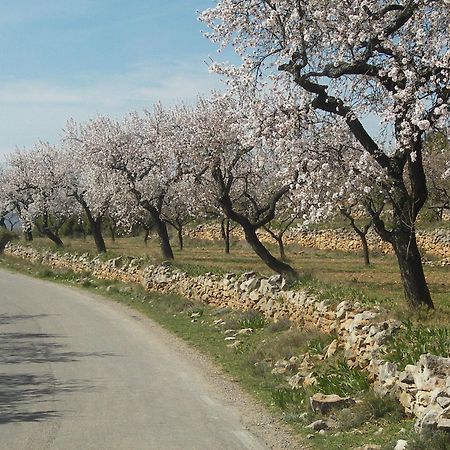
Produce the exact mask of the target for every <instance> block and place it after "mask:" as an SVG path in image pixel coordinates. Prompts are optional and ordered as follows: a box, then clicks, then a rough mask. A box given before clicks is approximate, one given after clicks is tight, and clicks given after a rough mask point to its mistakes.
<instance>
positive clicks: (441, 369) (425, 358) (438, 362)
mask: <svg viewBox="0 0 450 450" xmlns="http://www.w3.org/2000/svg"><path fill="white" fill-rule="evenodd" d="M419 364H420V365H421V366H422V367H423V368H424V371H427V372H428V373H429V374H430V375H444V376H446V377H450V358H444V357H442V356H435V355H430V354H429V353H428V354H426V355H422V356H421V357H420V359H419Z"/></svg>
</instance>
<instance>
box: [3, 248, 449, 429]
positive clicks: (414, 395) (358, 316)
mask: <svg viewBox="0 0 450 450" xmlns="http://www.w3.org/2000/svg"><path fill="white" fill-rule="evenodd" d="M5 253H6V254H8V255H11V256H14V257H18V258H22V259H26V260H28V261H30V262H33V263H40V264H44V265H47V266H50V267H52V268H55V269H71V270H74V271H75V272H88V273H91V274H92V275H93V276H94V277H96V278H99V279H107V280H118V281H122V282H125V283H141V284H142V285H143V286H144V288H145V289H147V290H149V291H157V292H160V293H175V294H178V295H181V296H183V297H186V298H189V299H194V300H199V301H202V302H204V303H206V304H209V305H212V306H216V307H220V308H224V307H229V308H234V309H238V310H247V309H253V310H256V311H260V312H261V313H262V314H263V315H264V316H265V317H266V318H267V319H270V320H274V321H277V320H280V319H282V318H287V319H289V320H290V321H291V322H293V323H294V324H296V325H298V326H301V327H315V328H318V329H320V330H321V331H323V332H325V333H328V334H333V335H335V336H336V339H335V341H333V343H332V344H330V347H329V348H328V349H327V352H328V353H330V351H331V348H336V347H340V348H342V349H343V351H344V355H345V357H346V359H347V361H348V363H349V364H350V365H351V366H358V367H360V368H362V369H364V370H367V371H368V373H369V375H370V377H371V379H372V381H373V382H374V387H375V389H376V390H377V391H379V392H380V393H386V392H393V393H395V395H397V396H398V398H399V400H400V401H401V403H402V405H403V406H404V408H405V411H406V412H407V413H408V414H410V415H411V416H415V417H417V426H418V427H419V428H420V429H423V428H426V427H429V428H441V429H445V430H448V431H450V358H441V357H436V356H432V355H423V356H422V357H421V358H420V361H419V362H418V363H417V364H416V365H410V366H407V367H406V369H405V370H404V371H399V370H398V369H397V367H396V366H395V364H392V363H389V362H386V361H384V360H383V345H384V343H385V342H386V339H387V338H388V337H389V336H390V335H391V334H392V332H393V331H394V330H395V329H397V328H398V327H399V326H400V324H399V323H398V322H396V321H394V320H383V319H382V316H383V314H382V311H381V310H380V309H377V308H372V309H366V308H364V307H363V306H362V305H361V304H358V303H353V304H350V303H349V302H346V301H343V302H341V303H339V304H338V305H334V304H333V303H332V302H330V301H327V300H321V301H319V300H318V299H317V298H315V297H314V296H313V295H311V294H310V293H308V292H307V291H304V290H286V289H284V280H283V279H282V278H281V277H280V276H279V275H274V276H271V277H261V276H258V275H256V274H255V273H254V272H247V273H244V274H242V275H236V274H232V273H230V274H226V275H223V276H221V275H216V274H212V273H209V274H205V275H201V276H190V275H188V274H187V273H185V272H183V271H181V270H179V269H176V268H173V267H171V266H169V265H145V264H144V261H143V260H142V259H139V258H125V257H119V258H114V259H110V260H107V261H102V260H101V259H100V258H98V257H97V258H93V259H92V258H90V257H88V255H86V254H84V255H76V254H72V253H63V254H59V253H55V252H51V251H37V250H35V249H33V248H31V247H24V246H21V245H15V244H9V245H8V246H7V247H6V249H5ZM296 379H297V380H300V379H301V377H300V376H297V378H296Z"/></svg>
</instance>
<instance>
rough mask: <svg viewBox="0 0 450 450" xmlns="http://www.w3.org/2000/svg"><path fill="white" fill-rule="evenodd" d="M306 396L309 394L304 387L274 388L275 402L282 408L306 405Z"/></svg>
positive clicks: (273, 397)
mask: <svg viewBox="0 0 450 450" xmlns="http://www.w3.org/2000/svg"><path fill="white" fill-rule="evenodd" d="M306 398H307V395H306V393H305V390H304V389H292V388H288V387H277V388H275V389H273V390H272V399H273V402H274V403H275V405H277V406H278V407H280V408H281V409H286V408H287V407H288V406H291V405H294V406H303V405H305V401H306Z"/></svg>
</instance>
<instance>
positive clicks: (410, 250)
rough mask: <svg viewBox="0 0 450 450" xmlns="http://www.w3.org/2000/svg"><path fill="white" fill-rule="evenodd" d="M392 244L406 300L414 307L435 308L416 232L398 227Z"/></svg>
mask: <svg viewBox="0 0 450 450" xmlns="http://www.w3.org/2000/svg"><path fill="white" fill-rule="evenodd" d="M392 246H393V247H394V251H395V254H396V256H397V261H398V265H399V268H400V274H401V278H402V282H403V288H404V290H405V297H406V301H407V302H408V304H409V305H410V306H411V307H412V308H418V307H420V306H426V307H428V308H431V309H433V308H434V305H433V301H432V300H431V296H430V291H429V290H428V286H427V282H426V280H425V274H424V271H423V266H422V260H421V257H420V253H419V249H418V247H417V241H416V234H415V232H414V231H413V230H411V231H410V230H407V229H396V230H395V231H393V233H392Z"/></svg>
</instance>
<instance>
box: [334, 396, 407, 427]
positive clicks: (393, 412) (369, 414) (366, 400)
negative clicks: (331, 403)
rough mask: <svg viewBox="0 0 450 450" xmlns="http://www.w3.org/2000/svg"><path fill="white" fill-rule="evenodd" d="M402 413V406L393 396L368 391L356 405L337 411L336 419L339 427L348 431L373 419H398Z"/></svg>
mask: <svg viewBox="0 0 450 450" xmlns="http://www.w3.org/2000/svg"><path fill="white" fill-rule="evenodd" d="M403 415H404V412H403V408H402V406H401V404H400V403H399V401H398V400H397V399H396V398H395V397H394V396H391V395H386V396H384V397H382V396H379V395H377V394H375V392H373V391H369V392H368V393H367V394H366V395H365V396H364V397H363V398H362V399H361V401H360V402H358V403H356V405H354V406H353V407H351V408H346V409H343V410H341V411H339V412H338V413H337V419H338V422H339V429H340V430H341V431H348V430H351V429H354V428H358V427H360V426H361V425H363V424H364V423H367V422H371V421H374V420H380V419H384V420H385V421H388V422H394V421H399V420H400V419H401V418H402V417H403Z"/></svg>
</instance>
